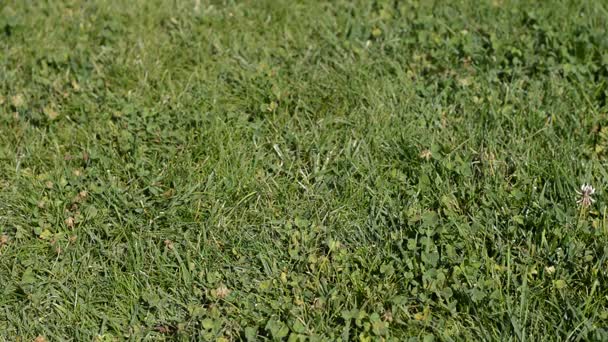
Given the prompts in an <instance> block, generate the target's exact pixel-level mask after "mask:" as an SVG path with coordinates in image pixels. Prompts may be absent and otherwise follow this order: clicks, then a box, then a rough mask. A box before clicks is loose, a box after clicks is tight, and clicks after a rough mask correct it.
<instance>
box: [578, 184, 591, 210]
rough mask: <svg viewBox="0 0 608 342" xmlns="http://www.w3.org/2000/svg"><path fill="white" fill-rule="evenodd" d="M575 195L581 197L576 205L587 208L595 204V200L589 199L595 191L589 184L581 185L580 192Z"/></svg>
mask: <svg viewBox="0 0 608 342" xmlns="http://www.w3.org/2000/svg"><path fill="white" fill-rule="evenodd" d="M576 193H577V194H579V196H581V198H579V199H578V201H576V203H578V204H580V205H582V206H583V207H588V206H590V205H591V204H593V202H595V200H594V199H593V198H592V197H591V195H593V194H594V193H595V189H594V188H593V187H592V186H591V185H590V184H583V185H581V191H577V192H576Z"/></svg>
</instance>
